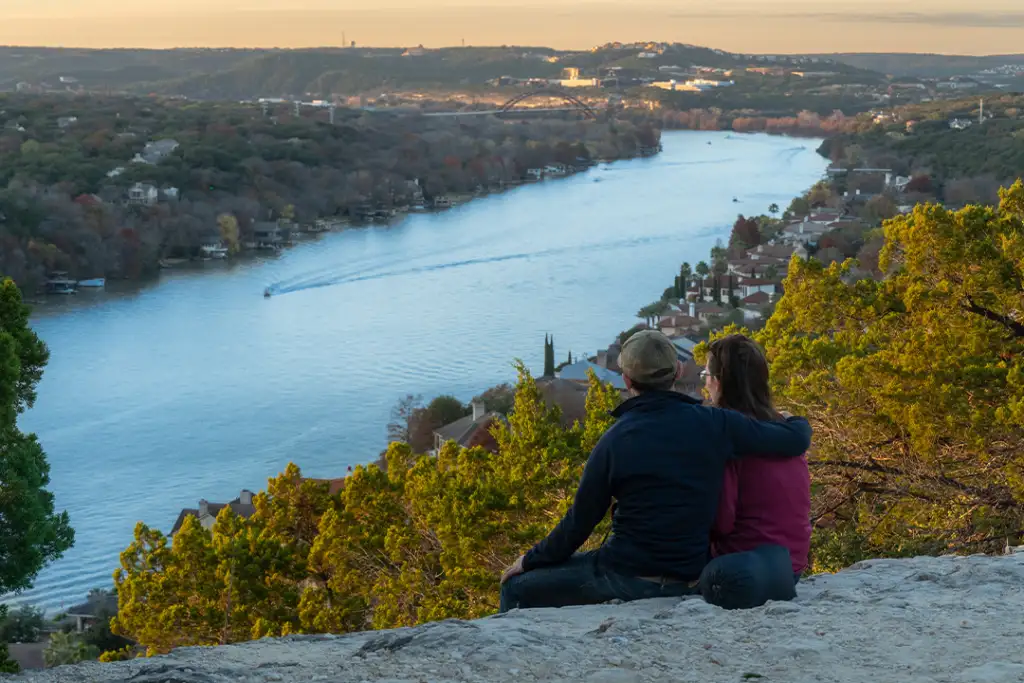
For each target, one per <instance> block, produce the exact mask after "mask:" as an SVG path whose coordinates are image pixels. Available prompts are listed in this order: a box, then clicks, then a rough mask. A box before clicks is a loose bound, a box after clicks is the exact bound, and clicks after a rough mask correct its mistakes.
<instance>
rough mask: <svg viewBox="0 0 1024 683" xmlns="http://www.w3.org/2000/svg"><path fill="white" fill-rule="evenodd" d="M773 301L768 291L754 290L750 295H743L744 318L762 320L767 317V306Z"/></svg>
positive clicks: (741, 303)
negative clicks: (765, 310) (765, 313)
mask: <svg viewBox="0 0 1024 683" xmlns="http://www.w3.org/2000/svg"><path fill="white" fill-rule="evenodd" d="M771 302H772V296H771V295H770V294H768V293H767V292H754V293H753V294H751V295H750V296H746V297H743V298H742V299H741V300H740V310H741V311H743V320H744V321H754V320H761V319H762V318H764V317H765V315H764V308H765V306H767V305H768V304H770V303H771Z"/></svg>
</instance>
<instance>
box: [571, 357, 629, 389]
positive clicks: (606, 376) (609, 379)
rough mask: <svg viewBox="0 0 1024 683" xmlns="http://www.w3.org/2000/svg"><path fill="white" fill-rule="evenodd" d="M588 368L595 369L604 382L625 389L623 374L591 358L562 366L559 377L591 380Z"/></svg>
mask: <svg viewBox="0 0 1024 683" xmlns="http://www.w3.org/2000/svg"><path fill="white" fill-rule="evenodd" d="M588 370H593V371H594V374H596V375H597V378H598V379H599V380H601V381H602V382H606V383H608V384H611V385H612V386H613V387H615V388H616V389H625V388H626V383H625V380H623V379H622V375H620V374H618V373H615V372H612V371H611V370H607V369H605V368H602V367H601V366H600V365H598V364H596V363H591V362H590V361H589V360H579V361H577V362H575V363H573V364H572V365H566V366H565V367H564V368H562V370H561V372H559V373H558V378H559V379H567V380H571V381H573V382H587V381H589V379H590V378H589V377H588V373H587V371H588Z"/></svg>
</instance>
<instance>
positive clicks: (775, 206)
mask: <svg viewBox="0 0 1024 683" xmlns="http://www.w3.org/2000/svg"><path fill="white" fill-rule="evenodd" d="M778 212H779V205H778V204H774V203H773V204H772V205H771V206H769V207H768V213H770V214H771V215H773V216H774V215H775V214H777V213H778Z"/></svg>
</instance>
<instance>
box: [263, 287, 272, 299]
mask: <svg viewBox="0 0 1024 683" xmlns="http://www.w3.org/2000/svg"><path fill="white" fill-rule="evenodd" d="M263 298H264V299H269V298H270V287H267V288H266V289H264V290H263Z"/></svg>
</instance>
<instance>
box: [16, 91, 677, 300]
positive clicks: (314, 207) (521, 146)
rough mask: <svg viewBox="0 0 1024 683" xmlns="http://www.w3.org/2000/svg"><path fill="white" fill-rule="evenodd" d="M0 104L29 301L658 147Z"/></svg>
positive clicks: (124, 102) (436, 121) (19, 265)
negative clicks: (59, 275)
mask: <svg viewBox="0 0 1024 683" xmlns="http://www.w3.org/2000/svg"><path fill="white" fill-rule="evenodd" d="M0 104H3V108H4V110H5V115H6V116H7V117H8V118H9V119H11V120H17V121H20V122H21V123H19V124H18V129H17V130H16V132H15V133H12V134H15V135H16V136H17V141H18V142H19V144H16V145H8V146H6V147H4V148H2V149H0V187H5V188H6V189H5V190H4V191H3V192H0V213H3V214H4V216H5V220H4V222H3V224H2V225H0V241H2V244H3V246H4V248H3V250H0V273H3V274H4V275H7V276H10V277H11V278H12V279H13V280H14V281H15V282H17V283H18V284H19V285H20V286H21V287H22V289H23V290H24V291H28V292H34V291H35V290H36V289H37V288H38V287H40V286H42V285H43V284H44V283H45V281H46V279H47V275H48V274H49V273H52V272H54V271H61V272H66V273H67V277H68V279H70V280H74V281H79V280H88V279H94V278H100V277H103V278H110V279H115V278H117V279H129V280H132V279H138V278H139V277H141V276H143V275H146V274H147V273H152V272H155V271H156V270H157V268H158V264H159V263H160V262H161V261H164V262H165V263H166V262H167V260H169V259H170V260H174V259H190V258H192V257H195V256H198V255H200V253H201V252H202V251H204V247H205V248H206V249H205V251H207V252H208V253H212V252H213V251H214V250H216V249H226V250H227V252H229V253H231V252H235V251H237V250H238V249H239V248H240V247H245V246H246V245H253V246H256V247H262V248H267V249H273V248H275V247H278V246H283V243H284V242H286V241H287V236H286V235H285V234H282V233H283V232H285V231H286V229H287V228H289V227H291V226H293V225H302V224H313V223H314V222H315V221H316V220H317V219H318V217H325V216H337V217H343V218H353V219H359V218H362V217H364V216H366V215H367V214H371V215H372V214H377V213H380V212H381V211H384V212H386V213H387V214H390V213H391V212H392V211H396V210H398V209H402V208H409V207H413V206H417V205H420V204H425V205H429V206H434V205H437V204H439V203H442V202H443V201H444V199H445V198H446V196H448V195H451V194H464V193H472V192H474V191H476V190H477V189H478V188H482V189H488V188H497V187H500V186H501V184H502V183H505V182H509V181H517V180H522V179H525V178H527V177H528V175H529V173H530V171H531V170H537V169H544V168H546V167H549V166H553V165H559V164H560V165H573V164H576V163H578V162H579V161H580V160H583V161H588V160H590V159H602V158H609V159H617V158H631V157H634V156H636V155H637V154H639V153H640V150H641V149H642V148H644V147H651V146H656V145H657V144H658V131H657V130H656V129H655V128H653V127H652V126H650V125H634V124H632V123H630V122H628V121H615V122H613V123H611V124H608V123H599V122H572V121H550V120H536V121H528V122H523V123H517V124H514V125H513V124H510V123H507V122H505V121H503V120H500V119H496V118H494V117H477V118H474V119H473V120H471V121H455V120H447V119H443V118H431V117H425V116H393V115H390V114H374V113H372V112H366V111H362V110H358V109H357V110H347V109H344V110H338V111H337V112H335V114H336V115H335V116H333V117H332V118H331V120H330V121H326V122H325V121H321V120H319V119H317V118H315V117H314V118H308V117H303V116H301V112H300V113H299V114H298V115H296V114H295V113H294V112H291V113H285V112H274V113H273V114H271V112H269V111H267V112H263V111H261V110H260V109H259V108H254V107H251V106H248V105H243V104H239V103H236V102H220V103H182V102H180V101H176V100H151V99H148V98H147V99H136V98H125V97H104V96H95V97H90V98H87V99H84V100H81V101H77V102H76V107H77V109H76V117H68V116H66V114H67V113H68V111H67V108H68V106H69V104H68V100H67V99H66V98H64V97H59V96H49V95H39V96H25V95H0ZM59 121H63V122H64V125H63V127H61V126H57V125H55V122H59ZM154 130H159V131H160V137H158V138H157V137H154V136H153V135H152V132H151V131H154ZM52 159H56V160H60V163H56V162H52V163H51V162H50V160H52ZM14 178H17V179H18V182H17V183H14V184H10V182H9V181H10V180H12V179H14Z"/></svg>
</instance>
